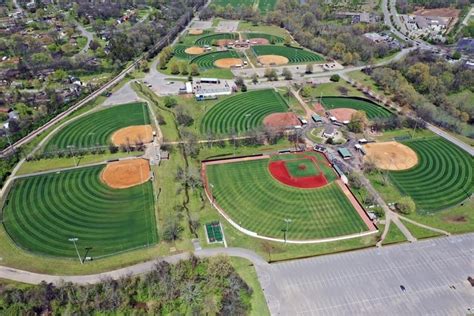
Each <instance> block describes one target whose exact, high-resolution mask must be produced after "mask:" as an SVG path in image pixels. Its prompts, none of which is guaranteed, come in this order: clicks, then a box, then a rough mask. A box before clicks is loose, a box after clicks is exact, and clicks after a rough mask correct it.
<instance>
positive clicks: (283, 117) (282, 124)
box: [263, 112, 301, 130]
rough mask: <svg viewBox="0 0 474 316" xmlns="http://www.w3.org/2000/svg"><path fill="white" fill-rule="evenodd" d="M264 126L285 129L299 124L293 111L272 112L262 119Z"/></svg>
mask: <svg viewBox="0 0 474 316" xmlns="http://www.w3.org/2000/svg"><path fill="white" fill-rule="evenodd" d="M263 125H265V127H270V128H275V129H279V130H285V129H287V128H294V127H295V126H297V125H301V123H300V121H299V120H298V117H297V116H296V115H295V114H294V113H289V112H288V113H286V112H285V113H272V114H270V115H267V116H266V117H265V118H264V119H263Z"/></svg>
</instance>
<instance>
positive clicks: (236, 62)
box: [214, 58, 242, 68]
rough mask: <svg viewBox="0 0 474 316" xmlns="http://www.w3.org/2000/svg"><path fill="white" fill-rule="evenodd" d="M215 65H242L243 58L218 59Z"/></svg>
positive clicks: (230, 66)
mask: <svg viewBox="0 0 474 316" xmlns="http://www.w3.org/2000/svg"><path fill="white" fill-rule="evenodd" d="M214 65H215V66H216V67H219V68H232V67H235V66H237V65H242V60H241V59H239V58H222V59H218V60H216V61H215V62H214Z"/></svg>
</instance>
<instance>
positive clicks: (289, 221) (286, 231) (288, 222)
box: [284, 218, 291, 244]
mask: <svg viewBox="0 0 474 316" xmlns="http://www.w3.org/2000/svg"><path fill="white" fill-rule="evenodd" d="M284 221H285V223H286V228H285V244H286V236H287V234H288V226H289V225H290V223H291V219H290V218H285V219H284Z"/></svg>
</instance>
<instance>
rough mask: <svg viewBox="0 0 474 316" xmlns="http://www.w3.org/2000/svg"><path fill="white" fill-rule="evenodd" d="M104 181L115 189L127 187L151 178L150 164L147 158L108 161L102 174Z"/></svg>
mask: <svg viewBox="0 0 474 316" xmlns="http://www.w3.org/2000/svg"><path fill="white" fill-rule="evenodd" d="M100 179H101V180H102V182H104V183H105V184H107V185H108V186H109V187H111V188H114V189H126V188H130V187H133V186H136V185H139V184H142V183H145V182H147V181H148V179H150V164H149V162H148V160H145V159H129V160H123V161H115V162H111V163H108V164H107V166H106V167H105V169H104V170H103V171H102V173H101V175H100Z"/></svg>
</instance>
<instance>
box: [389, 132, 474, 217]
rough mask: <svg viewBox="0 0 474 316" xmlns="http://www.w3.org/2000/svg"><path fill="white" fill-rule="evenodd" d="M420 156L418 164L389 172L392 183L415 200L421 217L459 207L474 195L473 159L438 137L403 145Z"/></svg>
mask: <svg viewBox="0 0 474 316" xmlns="http://www.w3.org/2000/svg"><path fill="white" fill-rule="evenodd" d="M403 143H404V144H405V145H407V146H409V147H410V148H412V149H413V150H414V151H415V152H416V153H417V155H418V159H419V161H418V164H417V165H416V166H415V167H413V168H411V169H409V170H405V171H396V172H395V171H393V172H390V179H391V181H392V182H393V183H394V184H395V185H396V186H397V188H398V189H399V190H400V191H401V192H402V193H403V194H406V195H409V196H411V197H412V198H413V200H414V201H415V203H416V206H417V212H418V213H420V214H426V213H431V212H434V211H439V210H442V209H445V208H448V207H451V206H455V205H458V204H459V203H461V202H462V201H464V200H465V199H466V198H467V197H468V196H470V195H471V194H472V192H473V185H474V165H473V160H472V157H471V156H470V155H469V154H468V153H466V152H465V151H463V150H461V149H460V148H458V147H457V146H455V145H453V144H452V143H450V142H448V141H446V140H444V139H442V138H438V137H433V138H428V139H418V140H412V141H405V142H403Z"/></svg>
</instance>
